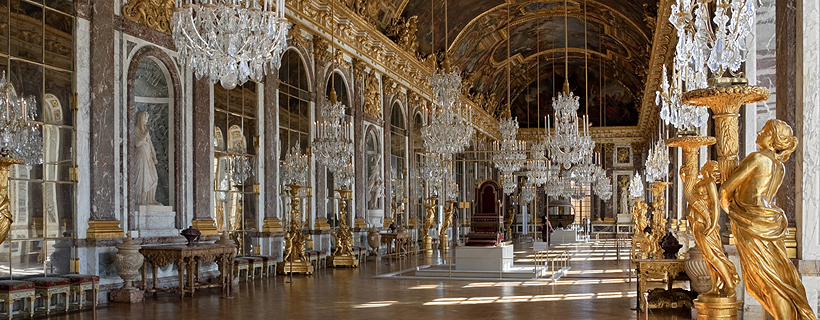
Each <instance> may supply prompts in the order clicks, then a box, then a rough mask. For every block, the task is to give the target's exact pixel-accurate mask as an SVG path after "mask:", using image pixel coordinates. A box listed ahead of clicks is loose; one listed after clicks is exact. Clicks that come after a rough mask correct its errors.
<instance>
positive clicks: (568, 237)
mask: <svg viewBox="0 0 820 320" xmlns="http://www.w3.org/2000/svg"><path fill="white" fill-rule="evenodd" d="M578 241H580V239H578V232H577V231H575V230H572V229H569V230H562V229H556V230H555V231H553V232H552V234H551V235H550V242H551V243H552V244H562V243H573V242H578Z"/></svg>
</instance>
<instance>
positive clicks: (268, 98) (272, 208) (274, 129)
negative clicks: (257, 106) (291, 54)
mask: <svg viewBox="0 0 820 320" xmlns="http://www.w3.org/2000/svg"><path fill="white" fill-rule="evenodd" d="M278 74H279V72H278V71H276V72H275V73H271V74H268V75H267V76H265V92H264V95H265V108H264V109H263V110H264V115H263V116H264V117H265V124H266V126H265V128H264V129H263V130H264V133H263V134H264V135H265V146H264V150H262V154H264V155H265V158H266V161H265V172H264V175H265V186H264V188H265V216H264V218H263V222H262V232H276V231H280V232H281V231H284V230H283V228H282V220H281V216H280V211H279V201H280V199H279V156H280V155H279V153H280V152H281V151H280V150H279V83H280V81H279V75H278Z"/></svg>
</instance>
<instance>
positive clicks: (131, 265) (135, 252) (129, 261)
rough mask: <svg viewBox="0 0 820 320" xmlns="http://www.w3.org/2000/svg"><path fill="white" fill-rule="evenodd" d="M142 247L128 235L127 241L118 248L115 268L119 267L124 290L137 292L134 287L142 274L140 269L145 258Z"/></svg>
mask: <svg viewBox="0 0 820 320" xmlns="http://www.w3.org/2000/svg"><path fill="white" fill-rule="evenodd" d="M140 248H142V246H140V245H139V243H137V242H135V241H134V238H131V233H130V232H129V233H128V235H126V238H125V240H123V242H122V243H120V244H119V245H118V246H117V253H116V254H115V255H114V266H116V267H117V274H119V275H120V278H122V280H123V282H124V283H123V286H122V290H126V291H131V290H136V288H134V286H133V285H132V282H133V281H134V279H136V278H137V276H139V274H140V268H141V267H142V262H143V259H144V257H143V256H142V253H140Z"/></svg>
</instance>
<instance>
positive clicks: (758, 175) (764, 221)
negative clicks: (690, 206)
mask: <svg viewBox="0 0 820 320" xmlns="http://www.w3.org/2000/svg"><path fill="white" fill-rule="evenodd" d="M756 143H757V145H758V147H759V148H760V151H758V152H753V153H752V154H750V155H748V156H747V157H746V158H745V159H743V162H741V163H740V166H738V167H737V169H735V171H734V172H732V175H731V176H729V178H728V179H726V181H725V182H724V183H723V185H721V187H720V204H721V206H722V207H723V210H725V211H726V212H727V213H728V214H729V218H730V219H731V222H732V224H731V225H732V233H733V234H734V236H735V239H737V251H738V253H739V255H740V267H741V270H742V271H743V276H744V280H745V282H746V291H747V292H749V294H751V295H752V296H753V297H755V299H757V301H760V303H761V304H762V305H763V307H764V308H765V309H766V311H768V312H769V313H770V314H772V315H773V316H774V317H775V318H776V319H778V320H786V319H789V320H791V319H812V320H814V319H816V318H815V316H814V312H812V310H811V307H809V304H808V301H807V299H806V289H805V288H804V287H803V284H802V283H801V282H800V275H799V274H798V273H797V270H796V269H795V267H794V265H793V264H792V263H791V261H789V259H788V258H787V256H786V246H785V243H784V241H783V239H784V238H785V237H786V232H787V231H786V225H787V221H786V215H785V214H784V213H783V210H782V209H780V208H778V207H777V206H776V205H774V203H772V200H773V199H774V195H775V193H777V189H778V188H779V187H780V184H781V183H782V182H783V175H784V173H785V171H786V169H785V167H784V166H783V162H785V161H787V160H788V159H789V156H790V155H791V153H792V152H794V150H795V149H797V138H796V137H794V135H793V134H792V129H791V127H789V125H787V124H786V123H785V122H783V121H780V120H777V119H772V120H769V121H768V122H766V125H765V126H763V129H762V130H760V132H758V133H757V141H756Z"/></svg>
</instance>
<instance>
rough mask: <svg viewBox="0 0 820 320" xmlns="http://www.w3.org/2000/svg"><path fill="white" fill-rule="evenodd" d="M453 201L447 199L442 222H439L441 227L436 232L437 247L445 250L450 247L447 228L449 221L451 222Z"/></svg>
mask: <svg viewBox="0 0 820 320" xmlns="http://www.w3.org/2000/svg"><path fill="white" fill-rule="evenodd" d="M454 203H455V201H453V200H447V205H445V206H444V222H442V223H441V228H440V229H439V234H438V249H439V250H441V251H447V250H449V249H450V241H449V237H448V236H447V229H448V228H450V223H452V222H453V204H454Z"/></svg>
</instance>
